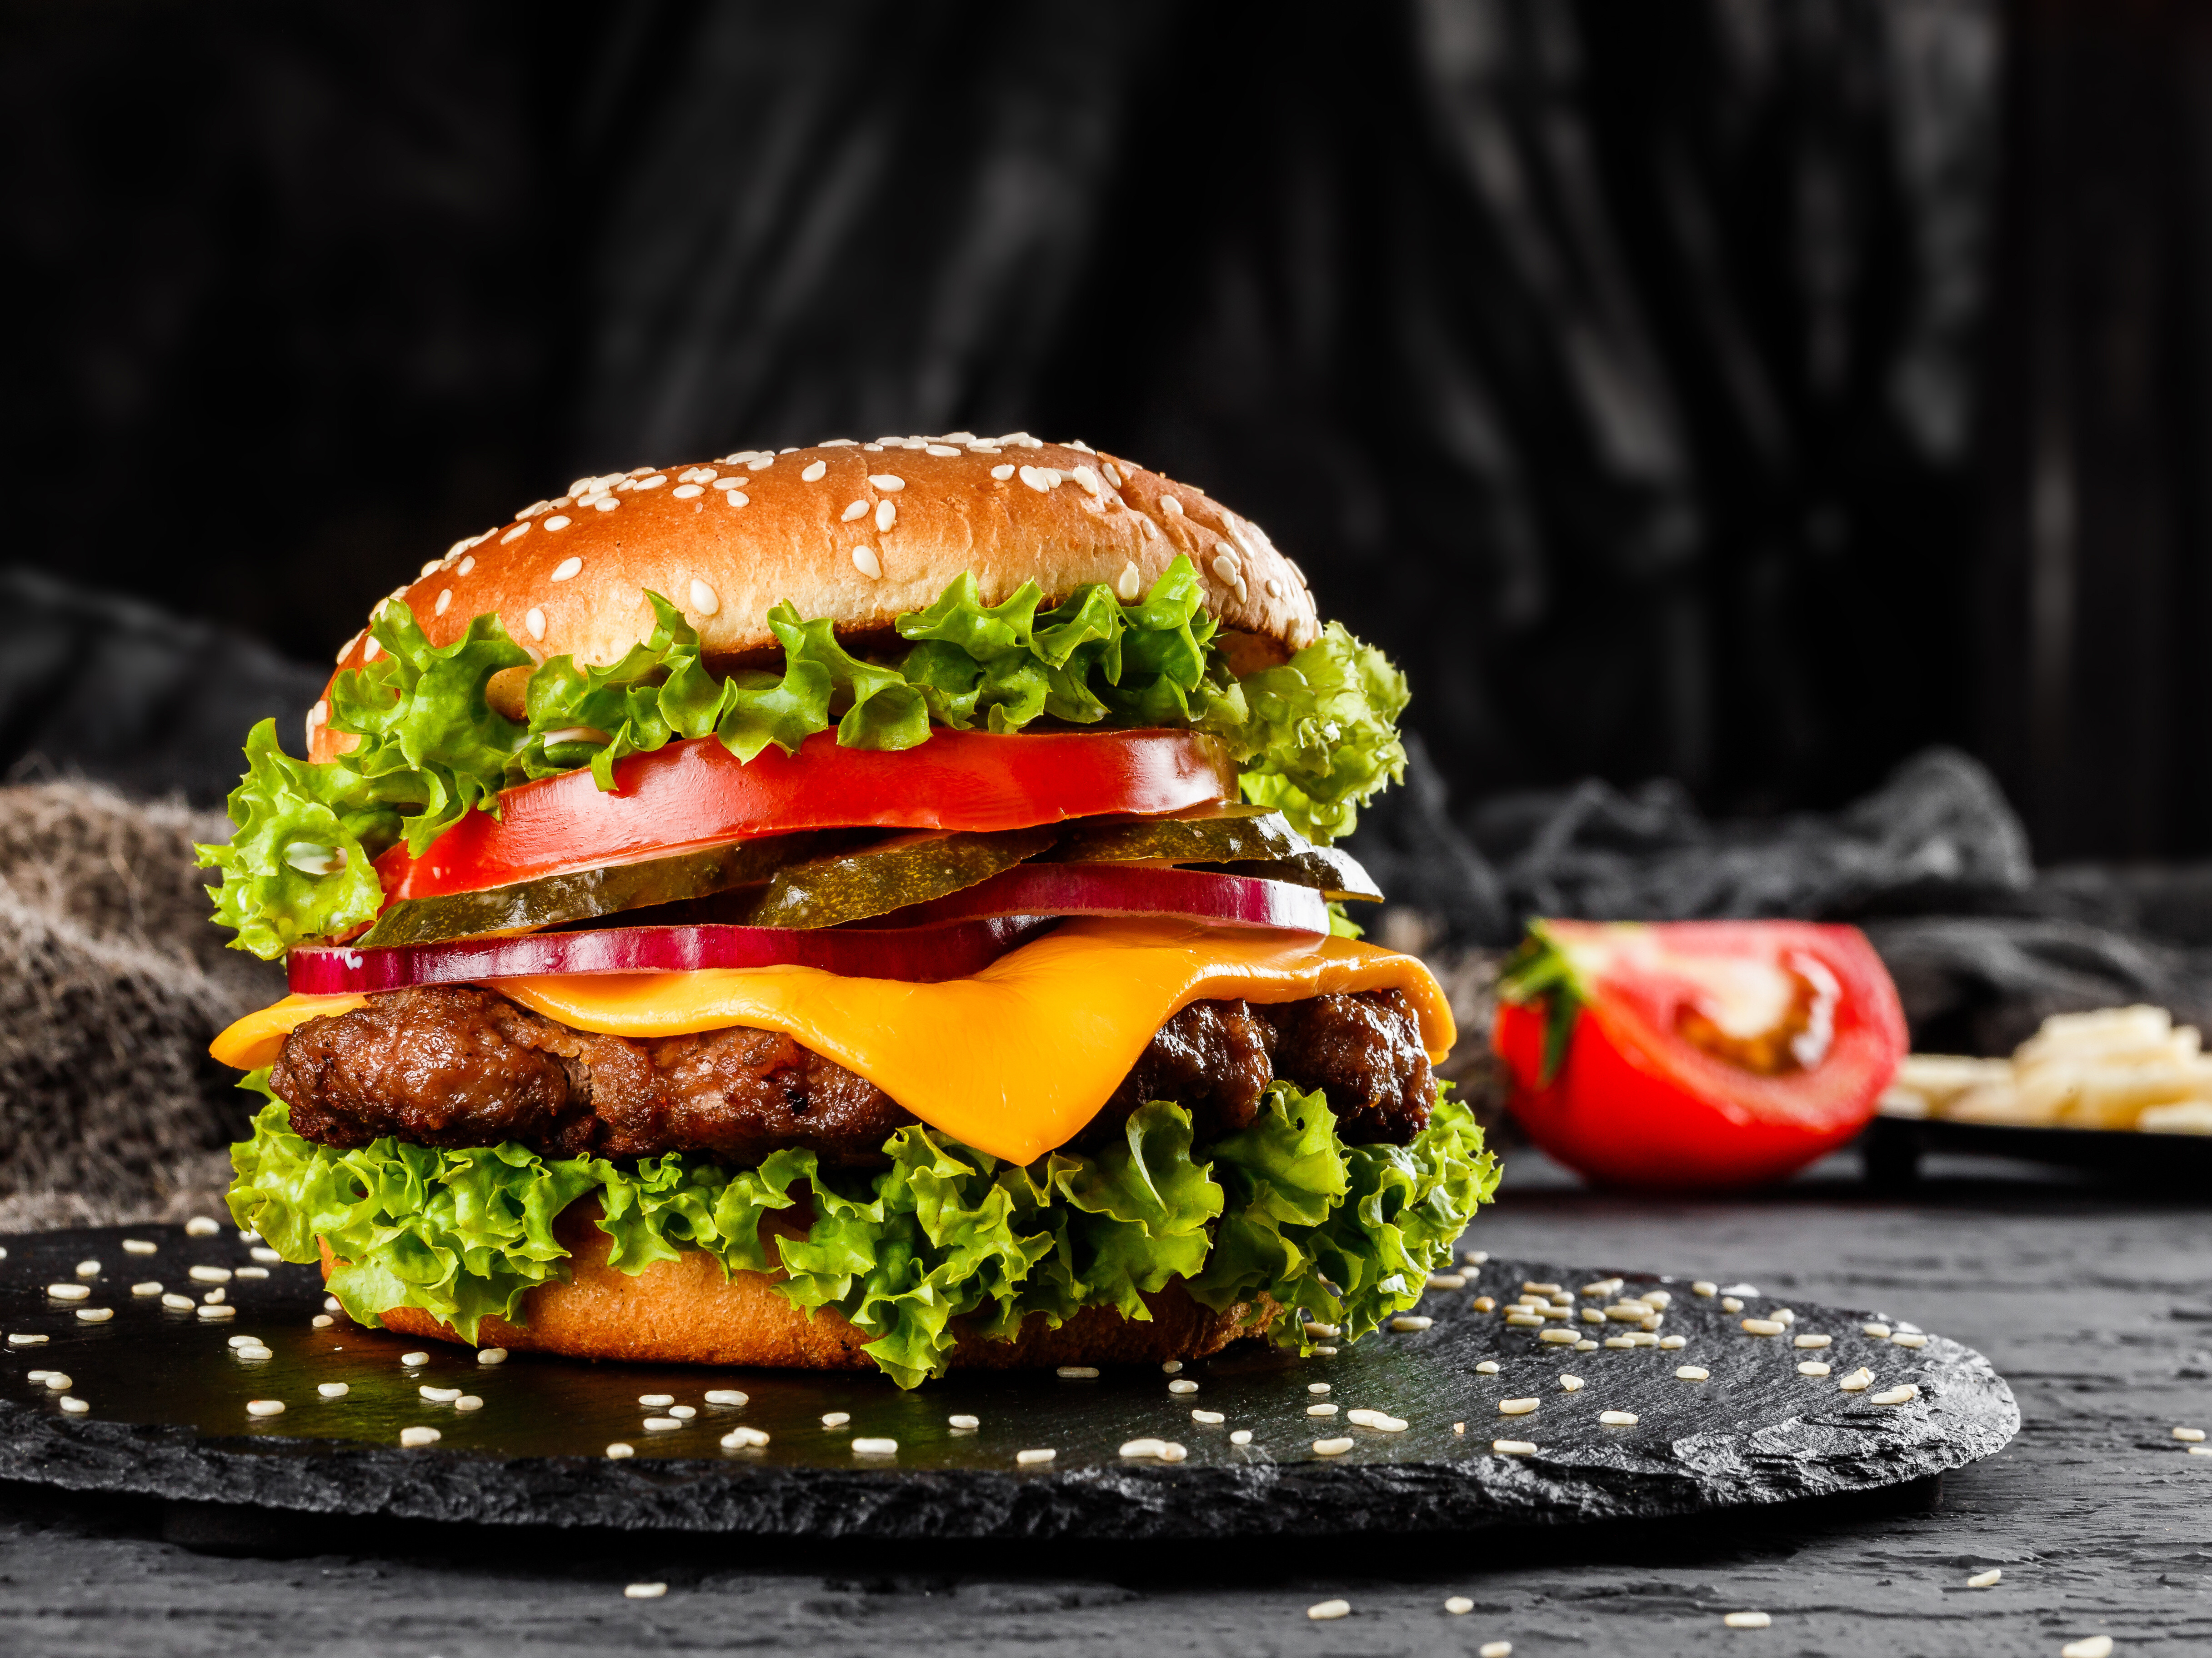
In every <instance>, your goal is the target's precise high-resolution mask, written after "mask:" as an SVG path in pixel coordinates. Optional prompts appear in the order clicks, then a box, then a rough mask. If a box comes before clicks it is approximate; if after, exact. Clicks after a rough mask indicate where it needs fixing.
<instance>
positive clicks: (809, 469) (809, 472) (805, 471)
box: [799, 460, 829, 483]
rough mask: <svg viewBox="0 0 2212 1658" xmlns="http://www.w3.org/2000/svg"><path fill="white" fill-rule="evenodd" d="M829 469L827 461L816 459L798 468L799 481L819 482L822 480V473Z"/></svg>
mask: <svg viewBox="0 0 2212 1658" xmlns="http://www.w3.org/2000/svg"><path fill="white" fill-rule="evenodd" d="M826 471H829V462H828V461H826V460H817V461H816V462H814V463H813V464H812V465H808V466H802V467H800V468H799V482H800V483H821V482H822V475H823V473H824V472H826Z"/></svg>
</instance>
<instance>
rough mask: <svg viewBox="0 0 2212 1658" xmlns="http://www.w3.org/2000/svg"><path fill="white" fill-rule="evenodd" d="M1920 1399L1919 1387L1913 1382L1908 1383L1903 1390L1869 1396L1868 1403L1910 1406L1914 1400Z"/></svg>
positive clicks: (1892, 1390) (1889, 1390) (1886, 1391)
mask: <svg viewBox="0 0 2212 1658" xmlns="http://www.w3.org/2000/svg"><path fill="white" fill-rule="evenodd" d="M1919 1397H1920V1389H1919V1388H1918V1387H1917V1386H1916V1385H1914V1384H1913V1383H1912V1382H1906V1383H1905V1385H1904V1386H1903V1387H1901V1388H1888V1389H1887V1390H1885V1391H1884V1392H1881V1393H1878V1394H1868V1395H1867V1403H1869V1405H1910V1404H1911V1402H1912V1401H1913V1400H1916V1399H1917V1398H1919Z"/></svg>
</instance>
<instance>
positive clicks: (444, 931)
mask: <svg viewBox="0 0 2212 1658" xmlns="http://www.w3.org/2000/svg"><path fill="white" fill-rule="evenodd" d="M835 840H836V837H835V835H833V834H831V833H829V832H822V831H813V830H810V831H807V832H805V833H804V834H799V835H760V836H756V837H755V838H754V839H752V840H750V841H731V842H729V843H728V844H727V845H726V846H719V847H708V848H707V849H706V850H704V851H703V852H684V853H677V854H675V855H674V856H673V857H669V858H651V859H645V860H644V861H642V862H641V863H635V864H613V865H606V866H605V867H603V868H599V869H587V870H579V871H576V872H573V873H570V874H567V875H548V876H544V877H542V878H539V879H538V880H535V881H518V882H516V883H515V884H513V885H512V886H504V887H489V888H487V889H485V890H483V891H482V892H456V893H450V894H447V895H445V896H440V897H436V898H405V899H402V900H401V901H400V902H398V903H396V904H394V905H392V907H391V908H389V909H387V910H386V911H385V912H384V914H381V915H380V916H378V917H377V920H376V925H375V926H373V927H371V928H370V929H369V930H368V932H367V933H365V934H364V935H362V938H360V939H359V940H357V941H356V942H358V943H360V944H368V945H384V944H438V943H441V942H442V941H443V940H445V939H447V938H476V937H478V936H480V935H482V934H484V933H490V932H536V931H538V929H540V928H542V927H551V926H562V925H564V924H566V923H568V922H572V921H588V920H592V918H593V917H595V916H600V915H612V914H617V912H619V911H622V910H628V909H642V908H647V906H650V905H656V904H669V903H678V902H683V901H684V900H686V899H691V898H704V897H708V896H711V895H713V894H714V893H718V892H727V891H729V890H731V889H732V888H733V887H748V886H758V885H760V884H762V883H763V882H764V881H766V880H767V879H769V877H771V876H773V875H774V874H775V872H777V871H778V870H780V869H782V868H783V867H784V866H785V865H788V864H792V863H794V862H796V861H798V860H799V859H803V858H808V857H811V856H813V855H814V854H815V853H819V852H820V851H822V850H823V847H825V846H828V845H832V844H835Z"/></svg>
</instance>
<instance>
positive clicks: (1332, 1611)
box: [1306, 1446, 1352, 1624]
mask: <svg viewBox="0 0 2212 1658" xmlns="http://www.w3.org/2000/svg"><path fill="white" fill-rule="evenodd" d="M1315 1449H1316V1450H1318V1449H1320V1447H1319V1446H1316V1447H1315ZM1351 1615H1352V1602H1351V1601H1349V1600H1317V1601H1316V1602H1315V1603H1314V1604H1313V1605H1312V1606H1308V1607H1307V1608H1306V1616H1307V1617H1309V1618H1310V1619H1313V1620H1314V1622H1316V1624H1325V1623H1327V1622H1328V1621H1329V1620H1330V1619H1333V1618H1348V1617H1350V1616H1351Z"/></svg>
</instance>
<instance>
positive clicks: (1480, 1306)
mask: <svg viewBox="0 0 2212 1658" xmlns="http://www.w3.org/2000/svg"><path fill="white" fill-rule="evenodd" d="M1470 1304H1471V1305H1472V1306H1473V1307H1474V1310H1475V1311H1476V1312H1478V1313H1489V1312H1495V1311H1496V1310H1497V1309H1498V1303H1496V1302H1495V1301H1493V1300H1492V1299H1491V1297H1488V1296H1477V1297H1475V1298H1474V1301H1473V1302H1472V1303H1470Z"/></svg>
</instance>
